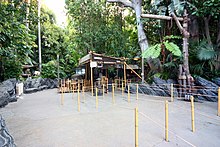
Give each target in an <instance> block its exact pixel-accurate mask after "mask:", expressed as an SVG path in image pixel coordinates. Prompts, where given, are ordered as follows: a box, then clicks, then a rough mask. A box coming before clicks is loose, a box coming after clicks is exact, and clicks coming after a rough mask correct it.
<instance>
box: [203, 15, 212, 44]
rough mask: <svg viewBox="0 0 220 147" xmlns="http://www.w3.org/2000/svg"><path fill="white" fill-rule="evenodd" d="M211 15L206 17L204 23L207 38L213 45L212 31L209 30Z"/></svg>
mask: <svg viewBox="0 0 220 147" xmlns="http://www.w3.org/2000/svg"><path fill="white" fill-rule="evenodd" d="M210 18H211V16H210V15H209V16H208V17H204V18H203V19H204V23H205V35H206V39H207V41H208V44H209V45H212V41H211V37H210V32H209V20H210Z"/></svg>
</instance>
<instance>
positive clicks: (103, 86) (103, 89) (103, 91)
mask: <svg viewBox="0 0 220 147" xmlns="http://www.w3.org/2000/svg"><path fill="white" fill-rule="evenodd" d="M104 93H105V85H104V84H103V85H102V97H103V98H104Z"/></svg>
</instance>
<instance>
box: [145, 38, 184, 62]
mask: <svg viewBox="0 0 220 147" xmlns="http://www.w3.org/2000/svg"><path fill="white" fill-rule="evenodd" d="M174 38H180V37H178V36H173V35H171V36H165V37H164V41H162V42H161V43H157V44H155V45H152V46H150V47H149V48H148V49H147V50H145V51H144V52H143V53H142V56H143V57H144V58H152V59H154V58H158V57H159V56H160V53H161V50H162V48H161V46H165V48H166V49H167V50H168V51H170V52H171V53H172V54H173V55H174V56H177V57H181V56H182V53H181V50H180V48H179V46H178V45H177V44H175V43H174V42H172V41H169V40H170V39H174Z"/></svg>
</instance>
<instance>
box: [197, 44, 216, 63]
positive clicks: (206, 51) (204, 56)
mask: <svg viewBox="0 0 220 147" xmlns="http://www.w3.org/2000/svg"><path fill="white" fill-rule="evenodd" d="M197 50H198V54H197V57H198V59H199V60H211V59H214V58H215V57H216V55H217V54H216V51H215V50H214V48H213V46H212V45H209V44H208V43H207V42H206V41H202V42H201V43H200V45H199V46H198V48H197Z"/></svg>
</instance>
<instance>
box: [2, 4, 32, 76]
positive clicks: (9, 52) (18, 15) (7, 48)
mask: <svg viewBox="0 0 220 147" xmlns="http://www.w3.org/2000/svg"><path fill="white" fill-rule="evenodd" d="M26 6H27V5H26V4H25V3H20V1H13V2H11V1H10V2H0V65H1V67H0V76H1V77H0V80H4V79H7V78H9V77H13V76H14V77H18V75H20V74H21V65H22V64H24V63H25V62H26V61H27V59H28V58H29V56H31V55H32V53H33V52H32V50H31V48H32V46H34V45H35V43H34V39H35V36H34V35H31V34H29V30H28V29H27V28H26V26H25V25H24V20H25V13H26Z"/></svg>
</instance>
